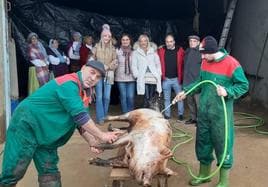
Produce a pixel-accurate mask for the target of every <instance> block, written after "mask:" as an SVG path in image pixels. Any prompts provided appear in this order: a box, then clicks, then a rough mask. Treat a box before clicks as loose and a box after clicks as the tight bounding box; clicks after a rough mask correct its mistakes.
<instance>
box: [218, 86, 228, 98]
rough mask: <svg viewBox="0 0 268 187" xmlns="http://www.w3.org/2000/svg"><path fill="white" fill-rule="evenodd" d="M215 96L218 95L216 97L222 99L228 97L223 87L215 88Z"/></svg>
mask: <svg viewBox="0 0 268 187" xmlns="http://www.w3.org/2000/svg"><path fill="white" fill-rule="evenodd" d="M217 94H218V96H223V97H225V96H227V95H228V94H227V91H226V90H225V88H224V87H223V86H221V85H218V86H217Z"/></svg>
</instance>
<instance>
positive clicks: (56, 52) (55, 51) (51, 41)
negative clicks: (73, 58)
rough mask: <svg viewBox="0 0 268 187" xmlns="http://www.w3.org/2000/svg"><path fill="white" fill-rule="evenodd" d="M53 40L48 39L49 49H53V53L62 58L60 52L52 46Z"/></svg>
mask: <svg viewBox="0 0 268 187" xmlns="http://www.w3.org/2000/svg"><path fill="white" fill-rule="evenodd" d="M53 41H54V40H53V39H51V40H50V41H49V49H51V51H53V53H54V54H55V55H56V56H57V57H58V58H63V56H62V54H61V53H60V52H59V50H58V49H56V48H54V47H53V46H52V44H53Z"/></svg>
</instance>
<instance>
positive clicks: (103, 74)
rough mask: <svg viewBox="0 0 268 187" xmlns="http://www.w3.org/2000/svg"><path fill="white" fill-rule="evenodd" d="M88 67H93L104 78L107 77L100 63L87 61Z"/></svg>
mask: <svg viewBox="0 0 268 187" xmlns="http://www.w3.org/2000/svg"><path fill="white" fill-rule="evenodd" d="M86 66H90V67H93V68H94V69H96V70H98V71H99V72H100V73H101V75H102V76H103V77H104V76H105V69H104V65H103V63H101V62H100V61H97V60H89V61H87V63H86Z"/></svg>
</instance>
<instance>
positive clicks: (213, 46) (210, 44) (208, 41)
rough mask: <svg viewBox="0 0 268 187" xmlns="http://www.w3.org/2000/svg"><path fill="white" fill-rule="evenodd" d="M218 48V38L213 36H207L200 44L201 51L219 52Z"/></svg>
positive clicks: (207, 52) (208, 52)
mask: <svg viewBox="0 0 268 187" xmlns="http://www.w3.org/2000/svg"><path fill="white" fill-rule="evenodd" d="M218 50H219V48H218V43H217V40H216V39H215V38H214V37H213V36H206V37H205V38H204V39H203V40H202V42H201V44H200V46H199V51H200V52H201V53H206V54H213V53H216V52H218Z"/></svg>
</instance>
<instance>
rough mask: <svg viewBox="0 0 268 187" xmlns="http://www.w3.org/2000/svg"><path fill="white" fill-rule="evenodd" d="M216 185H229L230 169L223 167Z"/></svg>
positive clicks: (226, 186)
mask: <svg viewBox="0 0 268 187" xmlns="http://www.w3.org/2000/svg"><path fill="white" fill-rule="evenodd" d="M216 187H229V169H224V168H221V170H220V180H219V183H218V184H217V186H216Z"/></svg>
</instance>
